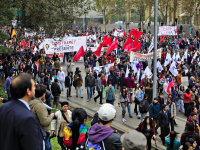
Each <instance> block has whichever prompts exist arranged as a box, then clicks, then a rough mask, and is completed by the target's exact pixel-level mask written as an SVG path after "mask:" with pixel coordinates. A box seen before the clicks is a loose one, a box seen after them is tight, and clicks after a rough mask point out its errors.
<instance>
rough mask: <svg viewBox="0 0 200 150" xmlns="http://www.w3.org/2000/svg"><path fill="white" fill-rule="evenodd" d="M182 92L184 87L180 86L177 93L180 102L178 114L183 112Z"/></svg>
mask: <svg viewBox="0 0 200 150" xmlns="http://www.w3.org/2000/svg"><path fill="white" fill-rule="evenodd" d="M184 92H185V88H184V86H183V85H180V87H179V91H178V100H179V101H180V106H179V112H180V111H182V112H183V113H184V112H185V110H184V105H183V94H184Z"/></svg>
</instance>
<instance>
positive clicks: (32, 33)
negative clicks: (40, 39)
mask: <svg viewBox="0 0 200 150" xmlns="http://www.w3.org/2000/svg"><path fill="white" fill-rule="evenodd" d="M35 35H36V32H26V31H25V33H24V36H25V37H29V36H31V37H33V36H35Z"/></svg>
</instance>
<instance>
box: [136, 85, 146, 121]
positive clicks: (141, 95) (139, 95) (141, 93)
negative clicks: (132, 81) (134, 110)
mask: <svg viewBox="0 0 200 150" xmlns="http://www.w3.org/2000/svg"><path fill="white" fill-rule="evenodd" d="M144 94H145V87H143V86H141V87H140V90H139V91H138V93H137V100H138V101H139V103H140V102H141V101H142V100H143V99H144ZM138 107H139V105H138ZM140 117H141V115H140V111H139V108H138V115H137V118H138V119H140Z"/></svg>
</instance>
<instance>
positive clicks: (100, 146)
mask: <svg viewBox="0 0 200 150" xmlns="http://www.w3.org/2000/svg"><path fill="white" fill-rule="evenodd" d="M85 147H86V150H90V149H93V150H106V148H105V145H104V142H103V141H101V142H99V143H97V144H94V143H92V142H90V140H89V139H87V141H86V143H85Z"/></svg>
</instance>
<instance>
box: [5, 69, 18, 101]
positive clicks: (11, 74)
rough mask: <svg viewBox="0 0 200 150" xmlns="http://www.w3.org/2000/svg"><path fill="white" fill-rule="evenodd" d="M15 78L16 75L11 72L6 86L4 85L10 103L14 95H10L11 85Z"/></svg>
mask: <svg viewBox="0 0 200 150" xmlns="http://www.w3.org/2000/svg"><path fill="white" fill-rule="evenodd" d="M14 76H15V73H14V72H12V71H10V72H9V76H8V77H7V78H6V81H5V84H4V91H5V93H6V94H7V95H8V101H11V100H12V95H11V93H10V84H11V82H12V80H13V78H14Z"/></svg>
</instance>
